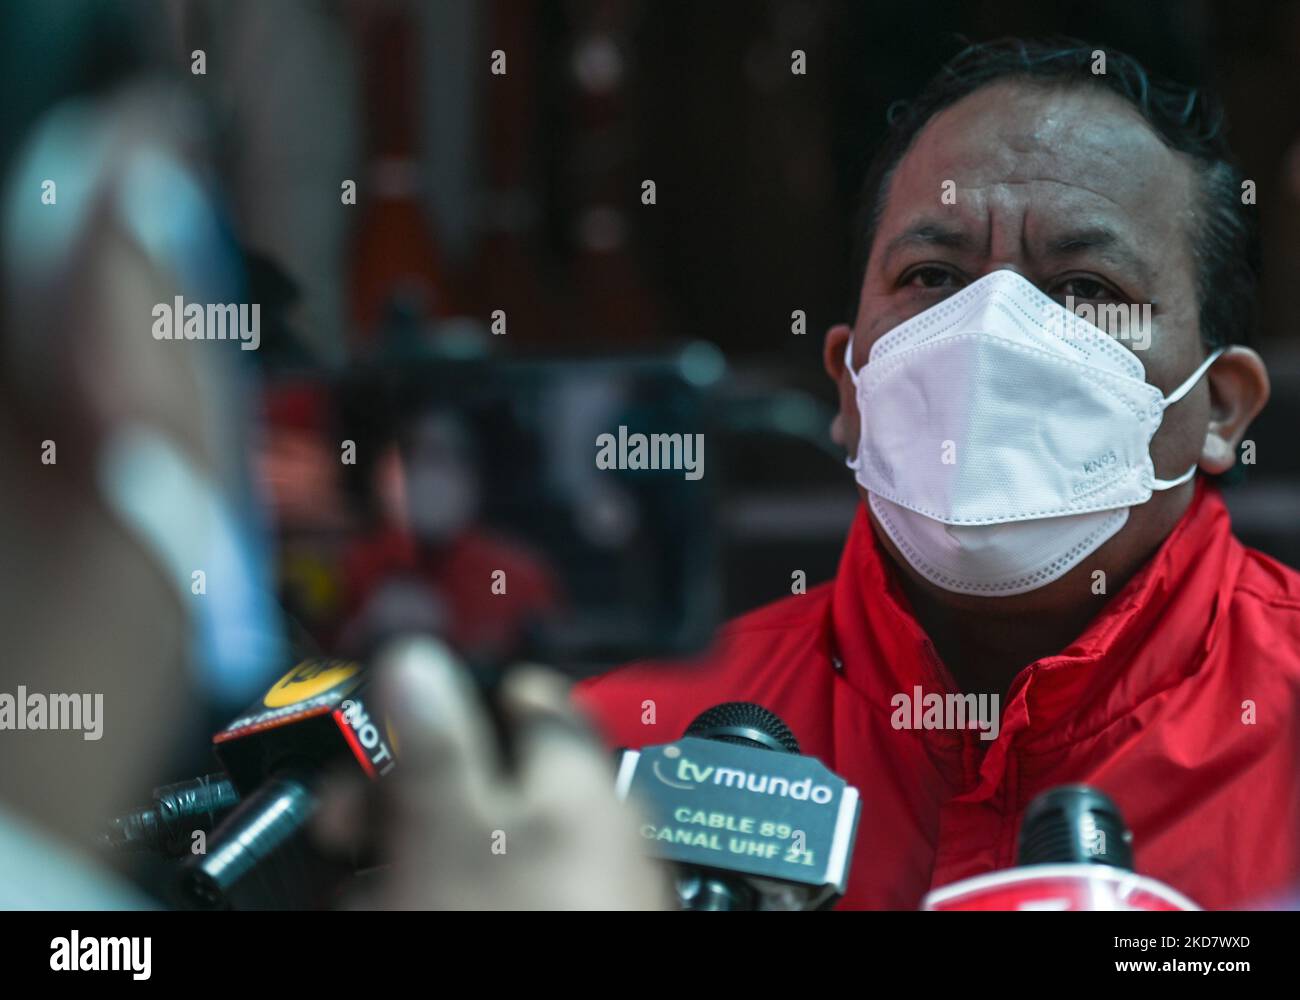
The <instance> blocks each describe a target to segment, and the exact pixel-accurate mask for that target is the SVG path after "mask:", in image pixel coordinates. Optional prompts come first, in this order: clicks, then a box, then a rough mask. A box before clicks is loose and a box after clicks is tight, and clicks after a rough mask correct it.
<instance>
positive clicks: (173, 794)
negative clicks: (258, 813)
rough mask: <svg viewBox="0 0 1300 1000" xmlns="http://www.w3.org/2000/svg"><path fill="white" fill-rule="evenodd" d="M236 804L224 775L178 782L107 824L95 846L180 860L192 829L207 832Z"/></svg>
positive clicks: (232, 787)
mask: <svg viewBox="0 0 1300 1000" xmlns="http://www.w3.org/2000/svg"><path fill="white" fill-rule="evenodd" d="M238 802H239V793H238V792H237V791H235V786H234V784H232V783H231V781H230V779H229V778H228V777H226V775H224V774H205V775H203V776H202V777H201V778H191V779H190V780H189V781H178V782H176V783H175V784H171V785H163V786H161V787H159V788H155V789H154V790H153V802H152V803H151V804H150V805H147V806H145V807H143V808H142V809H135V810H133V811H131V812H129V813H126V814H125V815H122V816H116V817H114V818H113V819H111V820H109V821H108V824H107V827H106V828H105V829H104V830H103V831H102V832H101V833H100V834H99V835H98V836H97V838H96V846H98V847H100V848H107V849H110V850H114V851H122V852H140V851H155V852H157V853H159V854H164V855H168V856H170V857H180V856H181V855H182V854H185V853H187V852H188V851H189V848H190V837H191V836H192V835H193V833H194V831H195V830H210V829H212V827H213V826H214V825H215V824H216V821H217V820H218V819H219V818H220V817H221V816H224V815H225V814H226V813H228V812H229V811H230V810H231V809H232V808H233V807H234V806H235V804H236V803H238Z"/></svg>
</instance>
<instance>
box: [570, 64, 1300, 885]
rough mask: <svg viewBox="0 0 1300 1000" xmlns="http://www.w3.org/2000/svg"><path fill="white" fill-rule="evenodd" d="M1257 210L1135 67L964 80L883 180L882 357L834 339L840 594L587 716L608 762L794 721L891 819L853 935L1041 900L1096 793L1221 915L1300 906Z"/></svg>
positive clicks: (865, 339) (810, 748)
mask: <svg viewBox="0 0 1300 1000" xmlns="http://www.w3.org/2000/svg"><path fill="white" fill-rule="evenodd" d="M1242 190H1243V187H1242V179H1241V177H1240V175H1239V174H1238V173H1237V172H1236V171H1235V169H1234V168H1233V167H1232V165H1231V161H1230V159H1229V157H1228V154H1227V150H1226V148H1225V146H1224V144H1223V139H1222V136H1221V131H1220V123H1219V119H1218V117H1217V114H1216V112H1215V111H1214V110H1213V108H1212V107H1209V106H1207V104H1206V101H1205V99H1204V97H1203V95H1200V94H1194V93H1192V92H1188V91H1184V90H1180V89H1178V88H1176V87H1174V86H1173V85H1169V84H1165V83H1162V82H1160V81H1157V80H1154V79H1152V78H1150V77H1149V76H1148V75H1147V74H1146V73H1145V72H1144V71H1143V70H1142V68H1141V67H1140V66H1138V65H1137V64H1136V63H1135V62H1134V61H1132V60H1131V59H1130V58H1128V57H1126V56H1123V55H1122V54H1119V53H1115V52H1103V51H1102V50H1099V49H1094V48H1092V47H1091V46H1082V47H1079V48H1059V47H1050V46H1046V45H1039V44H1033V43H1024V42H1018V41H1012V42H1003V43H994V44H991V45H984V46H975V47H973V48H972V49H969V50H967V51H966V52H965V53H963V54H962V55H961V56H959V57H957V58H956V59H955V60H954V61H953V62H952V63H950V64H949V65H948V66H947V67H945V70H944V72H943V73H941V74H940V75H939V76H938V77H936V79H935V81H934V82H933V83H931V84H930V85H929V86H928V87H927V88H926V90H925V91H924V92H923V93H922V94H921V95H920V97H919V98H918V100H917V101H916V102H914V103H913V104H912V105H911V106H910V107H909V108H907V109H906V110H905V111H904V113H903V114H902V115H901V116H900V117H898V118H897V119H896V120H895V121H894V123H893V126H892V130H891V133H890V136H889V138H888V140H887V141H886V143H885V146H884V147H883V149H882V150H881V151H880V153H879V154H878V156H877V158H876V161H875V163H874V164H873V166H872V168H871V171H870V174H869V177H868V182H867V188H866V197H865V200H864V205H865V208H866V212H865V214H864V223H863V230H864V233H865V239H866V249H867V253H866V254H865V261H864V263H863V268H862V270H861V271H860V272H859V273H860V274H861V277H862V283H861V289H860V296H859V300H858V308H857V316H856V321H855V323H854V325H853V327H852V328H850V327H848V326H837V327H834V328H833V329H831V330H830V331H829V333H828V334H827V337H826V343H825V350H824V360H825V367H826V370H827V372H828V374H829V375H830V377H831V378H832V379H833V380H834V381H835V384H836V386H837V387H838V390H839V398H840V408H839V414H838V416H837V418H836V420H835V423H834V426H833V434H834V436H835V439H836V440H837V442H838V443H840V444H841V445H843V447H844V448H845V450H846V453H847V454H848V456H849V458H850V465H851V466H852V467H853V468H854V469H855V472H856V479H857V482H858V488H859V492H860V494H861V497H862V499H863V503H862V505H861V506H860V507H859V510H858V514H857V517H856V519H855V520H854V522H853V524H852V526H851V527H850V529H849V534H848V539H847V541H846V543H845V547H844V553H843V556H842V559H841V562H840V567H839V571H838V573H837V575H836V577H835V579H834V580H833V581H831V582H830V583H827V584H824V585H822V586H820V587H817V588H815V589H812V590H809V591H808V592H807V593H806V594H799V595H795V596H792V597H789V598H787V599H785V600H782V601H779V602H777V603H775V604H773V605H770V606H768V607H765V608H761V609H759V610H757V611H755V612H752V613H750V614H748V615H746V616H744V617H742V618H740V619H739V620H737V621H735V622H733V623H731V624H730V625H729V626H727V627H726V628H725V629H724V630H723V631H722V633H721V635H720V637H719V639H718V642H717V644H716V646H715V648H714V649H713V650H711V651H710V653H709V654H708V655H707V656H706V657H705V658H704V659H703V662H701V663H694V664H686V665H677V666H668V665H657V664H636V665H632V666H630V667H626V668H623V669H621V670H618V671H615V672H613V673H611V674H608V675H606V676H604V677H600V678H596V679H594V680H592V681H588V682H586V683H584V684H583V685H581V686H580V688H579V691H578V698H579V699H580V700H581V701H582V702H583V703H584V704H585V705H586V706H587V707H588V708H589V709H590V711H591V712H592V713H593V714H594V716H595V717H596V719H597V721H598V723H599V725H600V727H601V729H602V731H603V732H604V734H605V736H606V737H607V738H608V740H609V741H610V742H611V743H612V744H615V745H626V746H641V745H646V744H653V743H660V742H666V741H670V740H673V739H676V738H677V737H679V736H681V735H682V732H683V730H684V729H685V727H686V726H687V725H688V723H689V722H690V721H691V719H692V718H693V717H694V716H695V715H696V714H697V713H699V712H700V711H702V710H704V709H706V708H708V707H710V706H711V705H714V704H717V703H719V702H724V701H752V702H756V703H758V704H761V705H763V706H765V707H767V708H769V709H771V710H773V711H775V712H776V713H777V714H779V715H780V716H781V717H782V718H783V719H784V720H785V721H786V722H787V723H788V724H789V725H790V727H791V729H792V730H793V731H794V733H795V735H796V736H797V738H798V739H799V741H800V743H801V745H802V747H803V750H804V752H805V753H808V754H812V755H814V756H817V757H819V758H821V760H823V761H824V762H825V763H826V764H827V765H828V766H829V767H830V768H832V769H833V770H834V771H836V772H838V773H839V774H841V775H842V776H844V777H845V778H846V779H847V780H848V781H849V782H850V783H852V784H853V785H855V786H857V787H858V788H859V789H860V790H861V792H862V798H863V813H862V823H861V827H860V829H859V832H858V839H857V845H856V849H855V856H854V859H853V867H852V871H851V876H850V881H849V887H848V892H847V894H846V896H845V898H844V900H843V901H842V902H841V904H840V905H841V906H842V907H887V908H903V909H912V908H915V907H916V906H917V905H918V904H919V902H920V901H921V899H922V897H923V896H924V895H925V893H926V892H927V891H929V890H930V889H932V888H935V887H938V886H942V885H945V884H948V883H951V882H953V881H955V880H958V879H962V878H966V877H969V876H972V875H976V874H979V873H982V872H987V871H990V870H993V869H997V868H1003V867H1006V866H1009V865H1011V864H1013V862H1014V857H1015V850H1016V836H1017V832H1018V828H1019V823H1020V820H1021V816H1022V814H1023V811H1024V809H1025V807H1026V805H1027V804H1028V803H1029V801H1030V800H1031V799H1032V798H1033V797H1034V796H1036V795H1038V794H1039V793H1040V792H1042V791H1044V790H1045V789H1048V788H1051V787H1053V786H1056V785H1060V784H1065V783H1070V782H1084V783H1087V784H1090V785H1094V786H1096V787H1098V788H1100V789H1101V790H1103V791H1105V792H1107V793H1108V794H1110V795H1111V796H1112V797H1113V798H1114V799H1115V800H1116V802H1117V803H1118V805H1119V807H1120V809H1121V810H1122V812H1123V814H1124V816H1125V818H1126V819H1127V821H1128V824H1129V826H1130V827H1131V828H1132V830H1133V833H1134V849H1135V858H1136V866H1137V868H1138V870H1139V871H1141V872H1143V873H1145V874H1148V875H1151V876H1154V877H1155V878H1157V879H1160V880H1162V881H1164V882H1166V883H1168V884H1169V885H1171V886H1173V887H1174V888H1176V889H1178V890H1180V891H1182V892H1183V893H1185V894H1186V895H1188V896H1190V897H1191V898H1192V899H1193V900H1195V901H1196V902H1198V903H1199V904H1200V905H1202V906H1205V907H1210V908H1217V907H1229V906H1237V905H1248V904H1250V903H1251V902H1253V901H1258V900H1263V899H1265V898H1267V897H1268V896H1269V895H1270V894H1272V893H1274V892H1276V891H1278V890H1280V889H1283V888H1284V887H1286V886H1288V885H1290V884H1292V883H1294V882H1295V881H1296V880H1297V879H1298V878H1300V794H1298V792H1300V787H1298V783H1297V758H1298V756H1300V575H1297V574H1296V573H1295V572H1293V571H1291V570H1289V569H1287V568H1285V567H1283V566H1281V565H1279V564H1277V563H1276V562H1274V561H1273V560H1271V559H1269V558H1267V557H1266V556H1264V555H1261V554H1260V553H1257V552H1254V551H1251V550H1249V549H1246V548H1244V547H1243V546H1242V545H1241V544H1240V543H1239V542H1238V541H1237V540H1236V539H1235V538H1234V537H1233V535H1232V532H1231V528H1230V525H1229V520H1228V515H1227V512H1226V510H1225V508H1224V505H1223V503H1222V501H1221V500H1220V498H1219V496H1218V493H1217V490H1216V489H1215V487H1214V486H1213V485H1212V483H1211V481H1210V480H1208V479H1205V478H1198V477H1197V475H1196V473H1197V472H1198V471H1199V472H1200V473H1201V474H1204V475H1206V476H1214V475H1218V474H1222V473H1224V472H1226V471H1227V470H1228V469H1229V468H1230V467H1232V466H1233V464H1234V463H1235V461H1236V457H1237V452H1238V449H1239V447H1240V446H1241V445H1242V442H1243V437H1244V434H1245V432H1246V429H1247V427H1248V425H1249V424H1250V421H1251V420H1252V419H1253V418H1254V417H1255V415H1256V414H1257V413H1258V412H1259V410H1260V409H1261V408H1262V406H1263V405H1264V403H1265V401H1266V399H1267V397H1268V377H1267V374H1266V372H1265V370H1264V367H1263V364H1262V362H1261V360H1260V358H1259V356H1258V355H1257V354H1256V353H1255V352H1253V351H1252V350H1250V349H1249V348H1247V347H1244V346H1240V345H1241V342H1242V341H1243V340H1244V339H1246V338H1247V336H1248V333H1249V328H1250V326H1251V316H1252V311H1253V309H1252V307H1253V299H1254V296H1255V281H1256V275H1257V264H1256V259H1257V257H1256V253H1255V246H1256V244H1255V237H1254V228H1253V226H1254V223H1253V219H1252V217H1251V213H1252V212H1253V211H1254V207H1253V205H1250V204H1243V199H1242V195H1241V192H1242ZM1083 307H1087V308H1086V309H1085V308H1083ZM1076 314H1081V315H1084V316H1086V317H1087V318H1089V319H1094V320H1098V318H1100V317H1103V316H1105V317H1108V319H1107V320H1105V321H1104V322H1102V321H1099V322H1095V323H1094V324H1083V323H1076V322H1075V316H1076ZM1120 315H1122V316H1124V317H1126V318H1128V319H1131V320H1132V321H1133V322H1132V323H1131V324H1129V325H1120V324H1117V323H1116V322H1114V317H1116V316H1120ZM1099 327H1104V329H1099ZM963 695H964V696H966V699H965V701H964V702H963V699H962V698H961V697H959V696H963ZM972 695H973V696H975V697H970V696H972ZM981 699H982V700H981ZM954 703H957V704H962V703H964V704H966V705H967V706H968V709H969V711H968V714H967V716H966V718H965V719H954V718H952V717H951V716H950V714H945V712H944V711H943V710H942V709H943V708H944V707H951V706H952V705H953V704H954ZM990 704H991V705H992V706H994V707H995V711H993V712H992V713H991V714H990V713H987V712H985V713H981V712H979V711H978V710H977V706H980V705H990ZM936 705H938V706H940V707H939V708H938V709H936V710H934V711H931V710H930V709H931V708H933V707H934V706H936ZM972 716H974V717H976V718H975V721H974V722H972ZM972 725H974V726H975V728H972Z"/></svg>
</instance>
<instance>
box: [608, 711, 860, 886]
mask: <svg viewBox="0 0 1300 1000" xmlns="http://www.w3.org/2000/svg"><path fill="white" fill-rule="evenodd" d="M617 791H618V795H619V797H620V798H621V799H628V798H632V799H635V800H637V801H638V802H639V803H640V804H641V806H642V807H643V808H644V809H645V810H646V811H647V812H648V814H649V818H650V820H651V822H648V823H646V824H644V825H643V826H642V827H641V835H642V836H643V837H644V838H645V839H646V840H647V842H648V845H649V848H650V851H651V853H652V854H653V855H654V856H655V857H658V858H660V859H662V860H664V861H668V862H671V863H673V864H674V865H676V866H677V868H678V877H677V880H676V888H677V896H678V901H679V903H680V905H681V908H682V909H684V910H711V911H719V910H809V909H818V908H821V907H826V906H829V905H831V904H832V903H833V902H834V901H835V900H836V899H838V898H839V897H840V896H842V895H843V894H844V889H845V886H846V884H847V881H848V868H849V859H850V858H851V857H852V852H853V842H854V838H855V837H856V835H857V826H858V819H859V817H860V814H861V803H860V799H859V796H858V791H857V789H856V788H854V787H853V786H851V785H849V784H848V783H847V782H846V781H845V780H844V779H843V778H840V777H838V776H837V775H835V774H834V773H832V772H831V771H830V770H828V769H827V768H826V766H825V765H824V764H822V763H821V761H819V760H817V759H816V758H814V757H805V756H802V755H801V754H800V753H799V743H798V741H797V740H796V739H795V737H794V734H793V733H792V732H791V731H790V728H789V727H788V726H787V725H786V724H785V723H784V722H783V721H782V720H781V718H780V717H779V716H777V715H776V714H775V713H773V712H770V711H768V710H767V709H765V708H763V707H762V706H761V705H754V704H751V703H748V702H728V703H726V704H723V705H717V706H715V707H713V708H711V709H709V710H708V711H706V712H704V713H702V714H701V715H700V716H698V717H697V718H696V719H695V720H694V721H693V722H692V723H691V724H690V726H688V727H687V730H686V734H685V735H684V736H683V737H682V738H681V739H680V740H677V741H676V742H674V743H666V744H661V745H658V746H650V747H643V748H641V749H640V750H628V751H625V752H624V754H623V756H622V759H621V761H620V763H619V772H618V782H617Z"/></svg>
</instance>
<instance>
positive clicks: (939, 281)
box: [900, 266, 958, 288]
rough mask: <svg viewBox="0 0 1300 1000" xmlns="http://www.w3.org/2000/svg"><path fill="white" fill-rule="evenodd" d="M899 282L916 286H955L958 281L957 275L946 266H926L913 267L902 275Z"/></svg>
mask: <svg viewBox="0 0 1300 1000" xmlns="http://www.w3.org/2000/svg"><path fill="white" fill-rule="evenodd" d="M900 284H903V285H914V286H916V287H918V288H955V287H956V286H957V284H958V282H957V276H956V275H955V274H953V273H952V272H951V271H949V270H948V269H947V268H943V267H933V266H928V267H917V268H913V269H912V270H911V271H909V272H908V273H907V274H905V275H904V276H903V280H902V281H901V282H900Z"/></svg>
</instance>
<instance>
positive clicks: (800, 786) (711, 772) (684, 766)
mask: <svg viewBox="0 0 1300 1000" xmlns="http://www.w3.org/2000/svg"><path fill="white" fill-rule="evenodd" d="M672 749H675V748H673V747H669V750H672ZM664 756H665V757H671V756H672V755H670V754H669V753H667V752H665V754H664ZM661 763H664V764H667V765H668V766H667V768H666V769H667V770H668V774H669V775H671V776H666V775H665V774H664V769H663V768H661V767H660V764H661ZM653 770H654V776H655V777H656V778H658V779H659V780H660V781H662V782H663V783H664V784H665V785H668V786H670V787H672V788H679V789H682V790H683V791H686V790H690V789H694V788H696V787H698V786H700V785H718V786H721V787H723V788H735V789H737V790H740V791H746V792H754V793H755V794H757V795H775V796H777V797H778V798H783V799H795V800H796V801H799V802H815V803H816V804H817V805H826V804H827V803H828V802H830V801H831V800H832V799H833V798H834V797H835V793H834V791H832V790H831V788H830V787H829V786H828V785H815V784H813V779H812V778H811V777H807V778H799V779H797V780H795V781H791V780H790V779H789V778H784V777H782V776H780V775H776V774H759V773H756V772H754V771H745V770H742V769H741V768H738V767H721V766H717V765H714V764H708V765H705V766H700V765H699V764H696V763H695V762H694V761H692V760H691V759H690V758H689V757H685V756H682V757H678V759H677V767H676V768H673V767H672V766H671V764H668V762H667V761H655V764H654V768H653Z"/></svg>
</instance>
